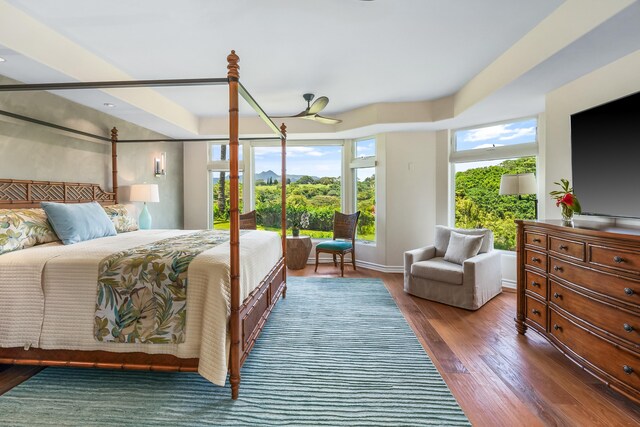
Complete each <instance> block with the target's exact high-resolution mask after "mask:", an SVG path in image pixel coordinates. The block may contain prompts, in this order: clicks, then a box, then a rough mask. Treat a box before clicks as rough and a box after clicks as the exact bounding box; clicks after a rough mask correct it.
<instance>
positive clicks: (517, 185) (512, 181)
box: [500, 173, 538, 195]
mask: <svg viewBox="0 0 640 427" xmlns="http://www.w3.org/2000/svg"><path fill="white" fill-rule="evenodd" d="M537 192H538V191H537V185H536V176H535V175H534V174H533V173H519V174H504V175H502V177H501V178H500V194H502V195H508V194H536V193H537Z"/></svg>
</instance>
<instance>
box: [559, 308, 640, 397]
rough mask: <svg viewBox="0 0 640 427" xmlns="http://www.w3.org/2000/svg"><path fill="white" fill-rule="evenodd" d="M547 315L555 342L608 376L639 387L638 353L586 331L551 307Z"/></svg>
mask: <svg viewBox="0 0 640 427" xmlns="http://www.w3.org/2000/svg"><path fill="white" fill-rule="evenodd" d="M549 314H550V319H549V320H550V322H549V325H550V333H551V335H553V336H554V337H555V338H556V339H557V340H558V341H560V342H561V343H562V344H564V345H565V346H566V347H568V348H569V349H570V350H571V351H573V352H574V353H576V354H578V355H579V356H580V357H582V358H583V359H585V360H587V361H588V362H589V363H591V364H593V365H594V366H597V367H598V368H599V369H601V370H602V371H604V372H605V373H607V374H609V375H610V376H612V377H614V378H616V379H617V380H619V381H621V382H623V383H625V384H627V385H629V386H631V387H633V388H635V389H639V388H640V355H638V354H637V353H633V352H631V351H627V350H624V349H622V348H619V347H617V346H615V345H613V344H611V343H609V342H607V341H605V340H603V339H601V338H599V337H597V336H595V335H593V334H591V333H589V332H587V331H586V330H584V329H582V328H581V327H579V326H577V325H575V324H574V323H572V322H571V321H569V320H568V319H566V318H565V317H564V316H562V315H560V314H559V313H557V312H556V311H554V310H550V311H549Z"/></svg>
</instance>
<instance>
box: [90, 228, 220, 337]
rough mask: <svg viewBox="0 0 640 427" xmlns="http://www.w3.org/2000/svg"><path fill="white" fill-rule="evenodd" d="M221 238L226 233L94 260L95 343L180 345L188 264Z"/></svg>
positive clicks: (207, 232) (173, 240)
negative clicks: (95, 298)
mask: <svg viewBox="0 0 640 427" xmlns="http://www.w3.org/2000/svg"><path fill="white" fill-rule="evenodd" d="M227 240H229V232H228V231H220V230H205V231H198V232H195V233H192V234H187V235H184V236H178V237H173V238H169V239H164V240H159V241H157V242H154V243H151V244H148V245H142V246H138V247H135V248H132V249H127V250H124V251H121V252H117V253H115V254H113V255H110V256H108V257H107V258H105V259H103V260H102V261H100V265H99V267H98V296H97V302H96V315H95V324H94V333H95V337H96V339H97V340H98V341H103V342H124V343H155V344H163V343H181V342H184V334H185V330H184V329H185V324H186V315H187V307H186V303H187V268H188V267H189V263H191V261H192V260H193V259H194V258H195V257H196V256H197V255H198V254H200V253H201V252H204V251H206V250H207V249H210V248H212V247H214V246H217V245H219V244H221V243H223V242H226V241H227Z"/></svg>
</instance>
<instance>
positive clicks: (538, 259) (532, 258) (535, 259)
mask: <svg viewBox="0 0 640 427" xmlns="http://www.w3.org/2000/svg"><path fill="white" fill-rule="evenodd" d="M531 262H542V260H541V259H540V258H537V257H534V256H532V257H531Z"/></svg>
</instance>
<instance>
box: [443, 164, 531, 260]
mask: <svg viewBox="0 0 640 427" xmlns="http://www.w3.org/2000/svg"><path fill="white" fill-rule="evenodd" d="M535 171H536V158H535V157H523V158H520V159H514V160H505V161H503V162H501V163H500V164H498V165H496V166H487V167H479V168H473V169H468V170H466V171H462V172H457V173H456V178H455V182H456V187H455V188H456V206H455V209H456V212H455V221H456V223H455V225H456V227H460V228H478V227H486V228H490V229H491V230H493V233H494V239H495V244H494V246H495V248H496V249H505V250H515V246H516V241H515V239H516V225H515V223H514V220H515V219H534V218H535V214H536V213H535V204H534V200H535V195H530V196H522V199H518V197H517V196H501V195H500V194H499V190H500V177H501V176H502V175H503V174H505V173H509V174H514V173H526V172H534V173H535Z"/></svg>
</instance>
